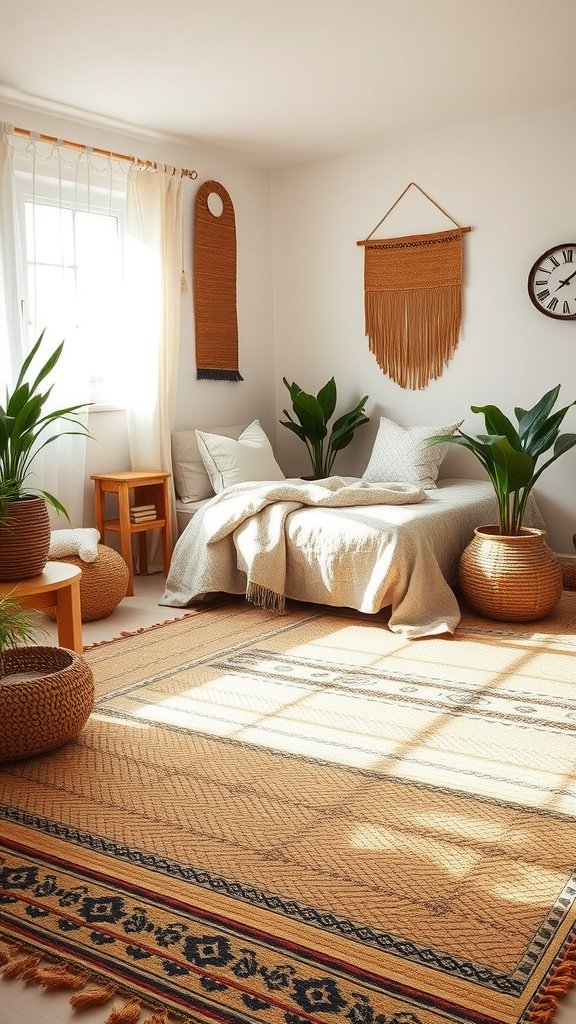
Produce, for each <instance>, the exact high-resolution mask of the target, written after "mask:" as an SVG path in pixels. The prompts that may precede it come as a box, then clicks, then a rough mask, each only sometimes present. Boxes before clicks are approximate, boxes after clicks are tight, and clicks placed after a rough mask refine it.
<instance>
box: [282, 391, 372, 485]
mask: <svg viewBox="0 0 576 1024" xmlns="http://www.w3.org/2000/svg"><path fill="white" fill-rule="evenodd" d="M282 379H283V381H284V384H285V385H286V387H287V388H288V391H289V393H290V398H291V399H292V408H293V411H294V415H295V416H296V419H297V421H298V422H296V421H295V420H294V419H293V418H292V416H291V415H290V413H289V412H288V411H287V410H286V409H283V410H282V411H283V413H284V415H285V416H286V417H287V419H286V420H280V423H281V424H282V426H283V427H287V428H288V430H291V431H292V433H294V434H296V437H299V438H300V440H301V441H303V442H304V444H305V445H306V448H307V451H308V454H309V456H310V461H311V463H312V471H313V473H314V476H315V477H325V476H330V473H331V471H332V466H333V464H334V459H335V458H336V455H337V453H338V452H340V451H342V449H343V448H346V447H347V445H349V444H350V442H351V440H352V438H353V436H354V431H355V430H356V429H357V428H358V427H360V426H362V424H363V423H368V417H367V416H365V415H364V406H365V404H366V402H367V401H368V395H364V398H363V399H362V400H361V401H360V402H358V405H357V406H356V407H355V408H354V409H351V410H350V412H346V413H344V415H343V416H340V417H339V418H338V419H337V420H336V421H335V422H334V423H333V425H332V427H331V429H330V433H328V422H329V420H330V419H331V417H332V416H333V414H334V410H335V409H336V401H337V392H336V383H335V381H334V377H331V378H330V380H329V381H328V383H327V384H325V385H324V387H323V388H320V391H319V392H318V394H317V395H309V394H307V393H306V391H303V390H302V388H301V387H300V385H299V384H295V383H292V384H290V383H289V382H288V381H287V380H286V377H283V378H282Z"/></svg>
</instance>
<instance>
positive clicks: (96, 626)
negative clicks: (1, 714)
mask: <svg viewBox="0 0 576 1024" xmlns="http://www.w3.org/2000/svg"><path fill="white" fill-rule="evenodd" d="M163 589H164V576H163V575H161V574H155V575H152V576H136V577H135V578H134V596H133V597H127V598H125V599H124V601H122V603H121V604H120V605H119V606H118V608H116V609H115V610H114V611H113V612H112V614H111V615H109V616H108V618H106V619H101V620H100V621H98V622H86V623H84V626H83V630H82V634H83V640H84V644H85V645H88V644H92V643H98V642H99V641H101V640H112V639H114V638H115V637H118V636H121V635H122V634H123V633H126V632H134V631H136V630H138V629H141V628H142V627H145V626H153V625H155V624H156V623H159V622H164V621H166V620H170V619H175V618H180V617H182V615H185V614H186V609H177V608H168V607H165V606H163V605H159V604H158V601H159V599H160V597H161V595H162V592H163ZM41 621H42V625H43V626H45V628H46V634H45V635H43V636H39V637H38V642H39V643H52V642H53V643H56V624H55V623H53V622H52V621H51V619H49V618H48V617H47V616H45V615H42V616H41ZM111 1005H112V1004H109V1005H107V1006H106V1007H100V1008H98V1009H94V1010H84V1011H82V1014H80V1015H78V1014H74V1013H73V1012H72V1010H71V1009H70V1007H69V1005H68V996H67V995H64V994H62V993H59V992H45V991H41V990H38V989H37V988H35V987H33V986H30V987H28V986H26V985H25V984H24V983H23V982H21V981H14V980H11V981H4V982H2V983H1V987H0V1024H103V1022H104V1021H105V1020H106V1018H107V1016H108V1015H109V1013H110V1009H111ZM143 1018H144V1019H145V1015H144V1014H143ZM554 1024H576V991H573V992H572V993H571V994H570V995H569V996H568V997H566V998H565V999H563V1000H562V1002H561V1004H560V1007H559V1010H558V1013H557V1015H556V1017H555V1020H554Z"/></svg>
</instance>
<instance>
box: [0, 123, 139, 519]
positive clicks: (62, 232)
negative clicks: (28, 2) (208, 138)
mask: <svg viewBox="0 0 576 1024" xmlns="http://www.w3.org/2000/svg"><path fill="white" fill-rule="evenodd" d="M3 136H4V138H3V154H2V168H1V171H2V177H1V187H2V192H1V196H0V203H1V220H2V229H3V230H2V241H1V246H2V266H1V277H2V281H3V289H2V290H3V293H4V309H5V312H4V314H3V320H4V324H3V332H2V334H3V336H2V337H1V338H0V365H2V366H4V364H5V356H7V355H8V354H9V356H10V366H11V375H12V381H13V379H14V377H15V376H16V374H17V372H18V370H19V366H20V364H21V361H22V357H23V355H24V354H25V353H26V352H28V351H29V350H30V348H31V347H32V345H33V344H34V342H35V340H36V338H37V337H38V336H39V335H40V333H41V331H42V330H44V329H45V336H44V341H43V344H42V345H41V347H40V351H39V353H38V354H37V356H36V358H35V361H34V363H33V364H32V367H31V372H33V371H34V370H38V369H39V368H40V367H41V366H42V365H43V363H44V362H45V361H46V359H47V358H48V356H49V355H50V354H51V353H52V352H53V351H54V349H55V348H56V346H57V345H58V344H59V343H60V342H61V341H62V340H63V341H64V349H63V353H62V356H61V358H60V360H59V362H58V363H57V365H56V367H55V369H54V371H53V372H52V374H51V375H50V378H49V380H48V381H47V385H50V384H53V388H52V391H51V394H50V398H49V400H48V402H47V405H46V407H45V408H46V410H48V409H50V410H54V409H65V408H68V407H70V406H72V405H78V404H83V403H88V402H89V401H90V399H91V378H92V377H93V374H94V358H93V354H94V352H95V351H96V352H98V351H99V348H100V346H99V339H100V338H102V337H104V332H106V331H107V330H108V327H109V322H108V321H109V318H110V314H109V308H110V305H109V302H108V298H109V293H110V287H109V262H110V260H109V252H110V245H109V238H108V237H107V235H109V234H110V232H111V231H116V230H117V219H116V218H114V217H112V216H110V215H108V216H106V214H107V213H108V214H109V213H110V207H111V205H112V204H111V196H112V191H113V188H114V189H115V190H116V191H117V190H118V189H119V188H120V189H121V191H122V193H123V194H125V182H126V175H125V172H124V173H122V174H119V173H118V172H115V173H114V174H113V173H112V165H111V162H110V161H108V160H107V159H105V160H102V159H101V158H97V157H94V156H93V155H92V154H91V153H90V151H82V152H74V151H72V150H70V149H69V148H67V147H64V146H60V145H57V144H55V145H52V144H46V143H41V142H39V141H37V140H35V139H34V138H31V139H30V140H23V139H21V138H17V137H16V136H14V135H11V134H10V132H9V130H8V129H7V130H5V132H4V133H3ZM10 211H12V213H11V212H10ZM118 262H119V271H118V278H119V279H120V273H121V268H120V243H119V242H118ZM6 362H8V360H6ZM79 418H80V419H82V421H83V422H84V423H86V422H87V418H88V413H87V411H84V412H82V413H81V414H80V417H79ZM73 429H74V428H73V427H72V426H70V425H66V424H65V423H63V422H62V421H58V422H57V423H56V424H54V426H53V427H52V428H51V430H52V431H53V433H54V435H57V439H56V440H55V441H53V442H51V443H49V444H48V445H47V446H46V447H44V448H43V449H42V451H41V452H40V453H39V454H38V456H37V457H36V458H35V459H34V462H33V467H32V468H33V472H32V473H31V475H30V478H29V481H28V482H29V484H30V488H31V489H41V490H44V491H48V492H49V493H51V494H54V495H55V496H56V497H57V498H58V500H59V501H60V502H61V503H62V504H63V505H64V507H65V508H66V510H67V512H68V514H69V516H70V522H71V524H72V526H82V525H83V520H84V489H85V476H86V438H85V437H84V436H83V435H81V434H69V433H67V431H68V430H73ZM49 435H50V431H46V433H45V434H44V435H43V439H44V440H46V438H47V437H48V436H49ZM49 512H50V518H51V522H52V527H53V528H61V527H64V526H67V525H68V524H67V522H66V520H65V519H63V518H62V517H61V516H58V514H57V513H56V512H55V511H53V510H52V508H51V507H49Z"/></svg>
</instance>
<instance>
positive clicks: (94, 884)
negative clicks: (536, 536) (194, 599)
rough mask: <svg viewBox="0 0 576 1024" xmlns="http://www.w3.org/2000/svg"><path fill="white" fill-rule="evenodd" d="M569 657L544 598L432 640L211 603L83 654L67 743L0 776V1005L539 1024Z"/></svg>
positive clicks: (563, 794) (566, 845)
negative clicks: (540, 615)
mask: <svg viewBox="0 0 576 1024" xmlns="http://www.w3.org/2000/svg"><path fill="white" fill-rule="evenodd" d="M575 654H576V594H574V593H567V592H565V593H564V595H563V598H562V601H561V603H560V605H559V606H558V609H557V610H556V612H555V613H554V614H553V615H552V616H551V617H550V618H549V619H547V620H546V621H545V622H541V623H535V624H534V623H532V624H530V625H523V626H521V625H517V626H515V625H510V626H509V625H506V624H503V623H490V622H489V621H488V620H482V619H479V618H475V617H472V616H470V615H468V616H465V617H464V619H463V622H462V625H461V626H460V627H459V629H458V631H457V634H456V636H455V637H454V638H453V639H440V638H435V639H430V640H421V641H417V642H410V641H405V640H402V639H401V638H399V637H398V636H396V635H394V634H392V633H390V632H389V631H388V630H387V629H386V626H385V621H383V619H382V618H381V617H378V616H377V617H362V616H354V615H352V614H351V615H349V616H346V615H343V614H338V613H334V612H332V613H326V611H325V610H324V609H319V608H317V607H316V608H311V607H307V606H299V607H298V608H296V607H295V606H290V608H289V610H288V613H287V614H286V615H284V616H281V617H279V616H276V615H274V614H272V613H269V612H265V611H263V610H261V609H255V608H253V607H251V606H248V605H246V604H245V603H244V602H242V601H238V602H235V603H232V604H230V605H227V606H225V607H220V608H218V609H215V610H213V611H207V612H204V613H202V614H198V615H195V616H192V617H190V618H186V619H183V620H181V621H177V622H174V623H171V624H168V625H163V626H160V627H157V628H153V629H151V630H147V631H143V632H141V633H140V634H138V635H135V636H130V637H127V638H124V639H121V640H118V641H112V642H109V643H105V644H103V645H100V646H98V647H96V648H95V649H92V650H90V651H89V652H88V653H87V655H86V657H87V658H88V660H89V662H90V664H91V665H92V668H93V670H94V675H95V679H96V684H97V690H98V700H97V707H96V710H95V713H94V715H93V716H92V718H91V719H90V721H89V723H88V725H87V726H86V728H85V729H84V730H83V732H82V733H81V735H80V736H79V737H78V738H77V740H75V741H73V742H71V743H69V744H68V745H67V746H65V747H63V748H61V749H60V750H58V751H55V752H53V753H52V754H48V755H43V756H40V757H36V758H32V759H29V760H24V761H20V762H12V763H10V764H7V765H5V766H4V767H3V770H2V771H1V772H0V788H1V794H0V796H1V801H2V804H1V812H0V935H1V936H2V940H3V941H2V942H1V944H0V959H1V960H2V962H3V964H4V966H3V968H2V972H3V975H4V979H5V980H4V982H3V985H9V984H11V983H12V984H14V982H10V980H9V979H10V978H11V977H14V976H20V977H22V978H24V979H25V980H26V981H28V982H29V983H31V984H38V985H44V986H47V987H52V986H53V987H62V988H68V989H69V990H70V999H71V1003H72V1005H73V1006H74V1007H75V1008H76V1009H80V1008H82V1007H83V1006H90V1005H97V1004H99V1003H102V1006H101V1007H100V1008H99V1010H98V1014H101V1016H99V1017H98V1019H99V1020H102V1021H105V1020H108V1021H110V1022H112V1024H133V1022H134V1024H135V1022H136V1021H137V1020H138V1019H140V1021H141V1022H142V1024H143V1022H144V1021H146V1022H150V1021H152V1022H153V1024H160V1022H164V1021H171V1020H172V1019H173V1016H174V1015H176V1018H177V1019H178V1018H181V1019H184V1020H186V1021H194V1022H204V1024H207V1022H209V1021H225V1022H227V1024H251V1022H256V1021H258V1022H261V1024H267V1022H270V1024H320V1022H325V1024H327V1022H331V1024H332V1022H333V1024H336V1022H337V1021H341V1022H342V1024H450V1022H458V1024H463V1022H465V1024H519V1022H522V1024H527V1022H538V1024H547V1022H549V1021H551V1020H552V1018H553V1016H554V1014H555V1011H556V1008H557V1005H558V999H559V998H560V997H561V996H562V995H563V994H565V993H566V992H567V991H568V989H569V988H570V987H571V985H573V984H574V979H575V974H576V937H575V930H574V923H575V917H576V911H575V896H576V873H575V870H574V869H575V866H576V827H575V818H576V772H575V768H574V766H575V764H576V687H575V685H574V679H575V672H574V664H575ZM0 995H1V993H0ZM0 1005H1V1004H0ZM0 1016H1V1012H0ZM91 1016H92V1015H91Z"/></svg>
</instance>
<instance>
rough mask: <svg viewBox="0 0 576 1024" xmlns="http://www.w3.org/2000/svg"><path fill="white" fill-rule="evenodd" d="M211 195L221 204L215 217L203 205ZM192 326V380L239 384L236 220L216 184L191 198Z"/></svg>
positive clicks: (210, 183)
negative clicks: (192, 227) (192, 201)
mask: <svg viewBox="0 0 576 1024" xmlns="http://www.w3.org/2000/svg"><path fill="white" fill-rule="evenodd" d="M212 193H216V195H217V196H219V197H220V199H221V200H222V212H221V214H220V215H219V216H216V215H215V214H213V213H212V212H211V210H210V208H209V206H208V197H209V196H210V195H211V194H212ZM194 321H195V334H196V368H197V378H198V380H243V378H242V377H241V375H240V373H239V370H238V319H237V315H236V218H235V216H234V207H233V205H232V200H231V199H230V196H229V195H228V193H227V191H226V189H225V188H224V187H223V185H221V184H220V183H219V182H218V181H205V182H204V184H203V185H201V186H200V188H199V189H198V193H197V195H196V207H195V213H194Z"/></svg>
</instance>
